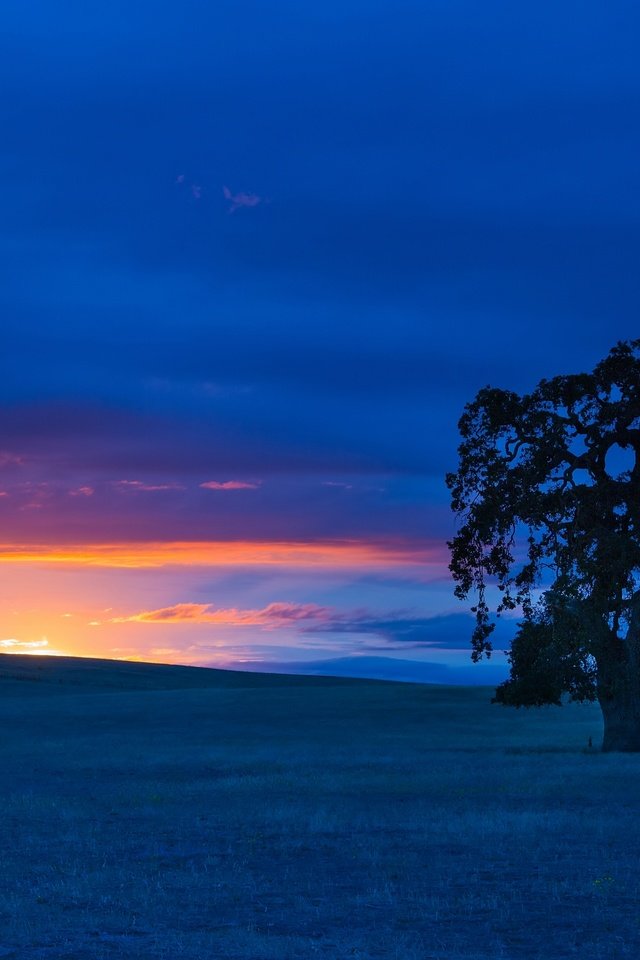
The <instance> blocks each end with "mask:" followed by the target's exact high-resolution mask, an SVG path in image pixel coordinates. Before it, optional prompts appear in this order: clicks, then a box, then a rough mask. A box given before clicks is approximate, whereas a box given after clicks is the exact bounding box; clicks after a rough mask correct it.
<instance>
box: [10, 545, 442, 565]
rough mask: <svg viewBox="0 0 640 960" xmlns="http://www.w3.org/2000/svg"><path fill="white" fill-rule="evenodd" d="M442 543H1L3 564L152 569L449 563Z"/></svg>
mask: <svg viewBox="0 0 640 960" xmlns="http://www.w3.org/2000/svg"><path fill="white" fill-rule="evenodd" d="M447 557H448V554H447V553H446V550H445V549H444V547H443V546H442V544H440V543H439V542H438V543H435V544H428V543H413V542H411V543H404V542H393V541H392V542H382V543H371V542H367V541H359V540H336V541H328V542H320V543H296V542H293V543H291V542H280V541H239V540H237V541H177V542H165V543H158V542H151V543H99V544H69V545H64V546H57V545H52V544H0V564H1V563H13V564H16V563H20V564H23V563H28V564H47V565H49V564H53V565H56V566H82V567H121V568H151V567H165V566H180V567H184V566H187V567H230V566H245V567H246V566H280V567H295V568H297V569H299V568H306V569H332V568H342V569H350V568H351V569H382V570H389V569H390V568H392V567H397V566H407V565H412V566H413V565H419V566H423V567H427V566H428V567H436V568H438V570H442V569H443V565H444V567H446V563H447Z"/></svg>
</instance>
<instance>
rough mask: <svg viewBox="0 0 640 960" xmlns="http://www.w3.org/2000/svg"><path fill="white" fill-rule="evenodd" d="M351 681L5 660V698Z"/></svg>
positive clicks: (0, 658)
mask: <svg viewBox="0 0 640 960" xmlns="http://www.w3.org/2000/svg"><path fill="white" fill-rule="evenodd" d="M354 682H357V681H355V680H349V679H347V678H346V677H322V676H305V677H300V676H293V675H291V672H288V673H287V675H284V676H282V675H280V674H278V673H268V674H267V673H253V672H251V673H249V672H246V671H240V670H219V669H214V668H211V667H186V666H176V665H173V664H164V663H139V662H133V661H130V660H99V659H94V658H92V657H46V656H29V655H24V654H13V653H11V654H8V653H1V654H0V696H2V695H3V694H4V695H7V694H11V693H15V692H19V693H20V694H21V695H23V694H37V693H39V692H45V691H46V692H52V691H53V690H56V691H58V692H61V693H66V692H78V693H81V692H84V691H87V692H100V691H103V692H108V691H126V690H184V689H198V688H206V687H219V688H220V687H223V688H230V687H231V688H232V687H238V688H247V687H278V686H280V687H281V686H285V687H292V686H296V685H299V684H301V683H302V684H307V685H309V684H311V685H312V686H331V685H344V684H348V683H354Z"/></svg>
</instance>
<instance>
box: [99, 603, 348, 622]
mask: <svg viewBox="0 0 640 960" xmlns="http://www.w3.org/2000/svg"><path fill="white" fill-rule="evenodd" d="M331 615H332V611H331V609H330V608H328V607H320V606H318V605H317V604H314V603H305V604H299V603H288V602H280V603H270V604H269V605H268V606H266V607H263V608H262V609H259V610H239V609H237V608H236V607H231V608H229V609H220V608H215V607H214V606H212V604H209V603H176V604H174V605H173V606H172V607H161V608H160V609H159V610H143V611H142V612H140V613H134V614H131V615H130V616H126V617H112V618H110V619H109V620H108V621H106V622H107V623H216V624H220V625H225V626H238V627H247V626H261V627H266V628H267V629H269V628H275V627H283V626H290V625H293V624H297V623H300V622H301V621H312V622H313V623H318V622H319V621H321V620H323V619H329V618H330V617H331ZM94 625H97V624H95V623H94Z"/></svg>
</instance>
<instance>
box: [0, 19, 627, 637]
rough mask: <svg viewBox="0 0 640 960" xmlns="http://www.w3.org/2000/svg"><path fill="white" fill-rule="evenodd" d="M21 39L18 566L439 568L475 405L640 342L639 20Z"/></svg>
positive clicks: (433, 22) (10, 66)
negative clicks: (248, 549) (363, 564)
mask: <svg viewBox="0 0 640 960" xmlns="http://www.w3.org/2000/svg"><path fill="white" fill-rule="evenodd" d="M0 24H1V26H2V30H1V31H0V33H1V36H2V38H3V39H2V41H0V44H1V47H2V49H0V54H1V55H0V80H1V82H2V88H3V91H4V97H3V98H2V106H1V107H0V111H1V113H2V131H3V138H2V146H1V147H0V164H1V166H0V171H1V174H2V176H1V179H0V192H1V196H2V217H1V223H0V244H1V247H2V257H1V259H0V264H1V266H0V270H1V271H2V284H1V287H0V291H1V292H0V297H1V302H0V308H1V310H2V330H3V352H2V377H1V378H0V403H1V405H2V416H1V418H0V451H4V453H3V454H2V465H0V471H1V473H0V484H1V486H2V491H3V492H4V493H5V496H4V497H2V498H0V514H1V515H2V517H1V519H2V522H3V526H4V529H5V538H4V539H5V540H6V541H8V542H9V541H10V542H11V543H13V544H15V543H41V544H43V543H44V544H49V545H55V544H60V543H98V542H99V543H103V542H105V541H107V540H109V539H111V540H117V541H123V540H125V539H126V540H130V541H136V542H139V541H148V540H163V541H176V540H195V539H198V540H201V541H204V540H216V541H218V540H221V541H226V540H243V541H251V540H258V541H271V540H286V541H296V542H315V541H326V540H343V539H349V540H358V541H363V542H367V543H369V542H374V541H375V542H380V541H385V542H387V541H391V540H392V541H394V542H395V541H398V542H399V541H402V542H408V541H411V542H415V544H416V545H419V544H422V543H424V544H431V545H433V544H442V543H443V541H444V540H445V539H446V537H447V536H448V535H449V534H450V532H451V530H452V520H451V518H450V516H449V511H448V506H447V494H446V490H445V488H444V483H443V476H444V473H445V472H446V470H448V469H452V468H453V467H454V466H455V449H456V445H457V436H456V423H457V419H458V417H459V415H460V412H461V410H462V407H463V405H464V403H465V402H466V401H467V400H470V399H471V398H472V397H473V395H474V394H475V392H476V391H477V389H478V388H479V387H481V386H483V385H484V384H486V383H487V382H490V383H492V384H494V385H496V386H504V387H509V388H512V389H516V390H525V389H527V388H529V387H531V386H532V385H533V384H534V383H535V382H536V381H537V380H538V379H539V378H540V377H541V376H547V375H548V376H552V375H554V374H556V373H560V372H574V371H579V370H581V369H589V368H591V367H592V366H593V364H594V363H595V362H596V361H597V360H598V359H600V358H601V357H602V356H603V355H604V354H605V353H606V352H607V351H608V349H609V348H610V347H611V346H612V344H613V343H614V342H615V341H617V340H619V339H622V338H627V337H632V336H637V335H638V329H639V327H638V304H639V301H640V280H639V276H640V275H639V273H638V269H637V264H638V260H639V256H640V192H639V191H638V188H637V179H638V164H639V159H640V128H639V124H638V116H639V107H640V59H639V58H638V42H637V41H638V36H639V33H640V8H638V6H637V4H635V3H631V2H624V3H623V2H613V3H609V4H606V5H605V4H602V3H589V2H587V3H585V2H581V3H564V4H560V5H558V4H555V3H553V4H552V3H542V4H541V3H536V4H533V3H531V4H524V5H522V4H519V5H514V4H513V3H507V2H504V3H497V2H488V3H484V4H481V5H479V4H477V3H471V2H452V0H447V2H446V3H445V2H429V3H424V2H394V3H377V4H370V3H368V4H364V3H355V2H347V3H344V2H341V3H340V4H338V3H334V2H325V3H322V4H309V3H304V4H300V3H293V2H274V3H269V4H267V3H264V2H257V0H256V2H238V0H236V2H233V3H231V2H224V0H223V2H216V3H211V2H209V0H207V2H205V0H201V2H196V0H183V2H182V3H180V4H168V3H162V2H159V0H154V2H138V3H135V4H129V3H120V2H111V3H109V4H100V5H96V4H91V3H87V2H86V0H83V2H80V0H66V2H60V3H56V4H52V3H50V2H48V0H40V2H37V0H35V2H33V3H29V4H25V3H24V0H5V2H4V3H3V9H2V13H1V14H0ZM225 186H226V187H228V188H229V190H230V192H231V193H232V194H233V195H236V196H237V195H238V194H246V195H253V200H251V201H250V203H252V204H253V205H250V203H247V202H244V203H241V205H240V206H239V208H238V209H236V210H235V211H234V212H232V213H230V209H231V206H232V203H231V202H230V201H229V200H228V199H225V197H224V195H223V188H224V187H225ZM122 481H125V482H126V483H125V485H123V484H122ZM210 481H213V482H214V483H217V484H225V483H226V484H229V483H230V482H232V483H236V484H238V483H240V484H247V485H248V486H245V487H242V488H240V489H230V488H228V487H227V488H220V489H218V490H215V489H214V490H212V489H211V487H209V488H203V487H201V486H200V485H201V484H202V483H205V482H210ZM126 484H129V486H126ZM136 485H137V486H136ZM158 488H163V489H158ZM81 489H84V491H85V493H78V492H77V491H79V490H81ZM88 491H91V492H90V493H89V492H88ZM443 556H444V554H443ZM25 576H26V574H25ZM443 576H444V575H443ZM418 579H420V578H418ZM278 588H279V589H280V594H282V590H283V589H284V588H281V586H280V585H279V587H278ZM447 589H448V588H447ZM443 590H444V588H443ZM290 592H291V593H292V594H294V593H296V591H295V590H293V587H292V588H291V591H290ZM303 594H304V591H298V594H296V596H295V597H294V598H293V599H295V600H296V601H300V602H301V601H302V600H303V599H308V600H311V599H313V600H314V602H315V599H317V598H315V597H314V598H311V597H309V596H307V594H304V596H303ZM371 596H372V595H371V592H370V591H369V592H366V591H365V592H364V593H363V597H362V604H364V605H366V606H367V607H368V606H370V605H371V602H372V601H371ZM443 596H444V592H443V594H442V597H443ZM442 597H439V599H438V600H437V601H436V600H434V601H433V602H432V603H431V604H430V605H428V607H429V610H430V611H431V612H432V613H434V614H437V615H440V614H442V615H448V613H447V610H445V608H444V607H443V603H444V601H443V599H442ZM193 599H194V596H193V594H192V595H190V596H183V595H182V594H181V595H180V596H178V595H177V593H175V594H173V595H172V596H171V597H167V599H166V602H162V601H161V598H158V599H157V606H158V608H164V607H166V606H170V605H171V604H172V603H176V602H179V601H184V602H187V601H188V600H193ZM268 599H269V597H268V596H267V595H266V594H265V596H264V597H263V598H262V601H261V602H266V601H267V600H268ZM271 599H272V600H273V601H280V600H285V599H291V597H289V598H287V597H283V596H281V595H278V596H275V595H274V596H273V597H272V598H271ZM334 599H335V598H334ZM335 602H336V603H337V602H338V601H335ZM233 603H235V604H241V599H238V597H234V598H233ZM338 605H339V604H338ZM360 605H361V604H360ZM222 606H226V604H225V603H224V602H222ZM246 606H248V607H249V606H251V608H252V609H254V606H253V602H252V603H251V604H246ZM356 606H359V605H358V604H356ZM350 609H353V608H352V607H350ZM412 609H413V608H412ZM388 613H389V609H387V608H385V609H383V608H382V605H380V604H379V605H378V609H377V611H376V616H375V617H374V618H373V619H376V620H379V621H384V622H387V619H388V616H387V615H388ZM424 614H425V610H421V611H418V612H417V613H415V617H417V618H418V619H419V618H420V617H421V616H423V615H424ZM412 616H414V615H413V614H412ZM398 619H399V621H400V620H401V619H402V617H401V616H400V614H398ZM409 619H412V617H411V616H410V617H409ZM448 644H449V641H447V645H448Z"/></svg>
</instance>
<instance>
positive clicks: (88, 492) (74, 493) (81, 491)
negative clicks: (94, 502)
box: [69, 486, 95, 497]
mask: <svg viewBox="0 0 640 960" xmlns="http://www.w3.org/2000/svg"><path fill="white" fill-rule="evenodd" d="M94 493H95V490H94V489H93V487H86V486H85V487H76V488H75V489H74V490H69V496H70V497H92V496H93V495H94Z"/></svg>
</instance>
